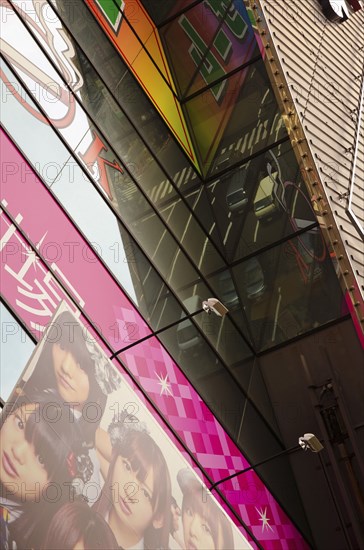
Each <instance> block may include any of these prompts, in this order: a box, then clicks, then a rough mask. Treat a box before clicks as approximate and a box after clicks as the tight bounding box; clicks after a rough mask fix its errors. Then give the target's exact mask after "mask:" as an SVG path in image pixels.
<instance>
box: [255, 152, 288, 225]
mask: <svg viewBox="0 0 364 550" xmlns="http://www.w3.org/2000/svg"><path fill="white" fill-rule="evenodd" d="M265 161H266V166H265V168H264V173H265V174H266V175H265V176H264V177H263V178H261V179H260V181H259V184H258V189H257V191H256V194H255V197H254V200H253V208H254V214H255V215H256V217H257V218H258V220H261V221H265V222H268V221H270V220H272V219H273V218H274V216H275V215H276V214H279V213H280V212H281V211H282V210H284V209H285V197H284V186H283V184H282V180H281V169H280V166H279V162H278V159H277V157H276V156H275V155H274V153H273V151H268V153H267V156H266V157H265Z"/></svg>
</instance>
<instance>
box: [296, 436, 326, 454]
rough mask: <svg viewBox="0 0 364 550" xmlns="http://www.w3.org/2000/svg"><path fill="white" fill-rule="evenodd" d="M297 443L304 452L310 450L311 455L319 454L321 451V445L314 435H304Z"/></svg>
mask: <svg viewBox="0 0 364 550" xmlns="http://www.w3.org/2000/svg"><path fill="white" fill-rule="evenodd" d="M298 443H299V444H300V445H301V447H302V449H303V450H304V451H307V449H310V451H312V452H313V453H319V452H320V451H322V449H323V445H321V443H320V441H319V440H318V439H317V437H316V436H315V435H314V434H304V435H303V436H302V437H299V438H298Z"/></svg>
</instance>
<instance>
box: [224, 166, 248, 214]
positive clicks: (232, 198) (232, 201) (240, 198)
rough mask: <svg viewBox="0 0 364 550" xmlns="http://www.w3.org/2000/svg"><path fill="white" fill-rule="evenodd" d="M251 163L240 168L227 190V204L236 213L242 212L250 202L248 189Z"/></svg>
mask: <svg viewBox="0 0 364 550" xmlns="http://www.w3.org/2000/svg"><path fill="white" fill-rule="evenodd" d="M248 168H249V163H248V164H246V165H245V166H243V167H242V168H238V169H237V170H236V171H235V172H234V173H233V175H232V177H231V178H230V182H229V184H228V188H227V192H226V204H227V206H228V208H229V210H230V212H233V213H235V214H241V213H242V212H243V211H244V209H245V207H246V205H247V204H248V193H247V189H246V184H247V175H248Z"/></svg>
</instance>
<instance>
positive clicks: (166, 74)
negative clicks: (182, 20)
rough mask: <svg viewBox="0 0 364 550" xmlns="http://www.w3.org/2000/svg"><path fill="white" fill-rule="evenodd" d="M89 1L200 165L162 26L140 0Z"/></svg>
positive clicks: (188, 151)
mask: <svg viewBox="0 0 364 550" xmlns="http://www.w3.org/2000/svg"><path fill="white" fill-rule="evenodd" d="M86 3H87V5H88V6H89V8H90V10H91V11H92V13H93V14H94V16H95V17H96V19H97V20H98V21H99V23H100V25H101V26H102V28H103V29H104V30H105V32H106V34H107V35H108V36H109V38H110V39H111V41H112V42H113V44H114V45H115V47H116V49H117V50H118V51H119V53H120V54H121V57H122V58H123V59H124V61H125V62H126V63H127V65H128V67H129V68H130V70H131V72H132V73H133V74H134V76H135V77H136V79H137V80H138V82H139V84H140V85H141V86H142V88H143V89H144V91H145V92H146V94H147V95H148V97H149V98H150V100H151V101H152V102H153V104H154V105H155V107H156V108H157V110H158V111H159V113H160V115H161V116H162V117H163V119H164V120H165V122H166V123H167V124H168V126H169V128H170V129H171V130H172V132H173V134H174V135H175V136H176V138H177V139H178V141H179V143H180V144H181V145H182V147H183V149H184V151H185V152H186V154H187V155H188V157H189V159H190V160H191V162H193V163H194V165H195V166H196V167H197V168H199V166H198V163H197V159H196V155H195V152H194V149H193V145H192V141H191V138H190V136H189V132H188V129H187V125H186V122H185V120H184V116H183V112H182V108H181V105H180V103H179V101H178V99H177V97H176V95H175V87H174V83H173V79H172V76H171V73H170V70H169V68H168V63H167V61H166V58H165V55H164V52H163V47H162V44H161V41H160V38H159V34H158V30H157V29H156V27H155V25H154V23H153V22H152V20H151V19H150V18H149V16H148V14H147V12H146V11H145V9H144V8H143V6H142V4H141V3H140V2H139V0H133V1H130V0H126V2H120V1H119V2H118V3H117V4H118V7H116V6H117V4H115V3H113V2H110V1H108V0H86ZM123 14H125V18H123ZM129 22H130V24H129Z"/></svg>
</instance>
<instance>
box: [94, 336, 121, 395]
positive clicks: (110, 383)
mask: <svg viewBox="0 0 364 550" xmlns="http://www.w3.org/2000/svg"><path fill="white" fill-rule="evenodd" d="M86 347H87V349H88V351H89V352H90V356H91V359H92V360H93V362H94V365H95V378H96V382H97V383H98V385H99V386H100V388H101V390H102V392H103V393H104V394H105V395H108V394H109V393H111V392H112V391H114V390H117V389H118V388H119V387H120V382H121V377H120V375H119V373H118V372H117V370H116V368H115V367H114V366H113V365H111V363H110V362H109V360H108V358H107V357H106V356H105V355H104V353H103V352H102V351H101V350H100V349H99V348H98V347H97V346H96V344H95V342H93V341H89V340H86Z"/></svg>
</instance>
